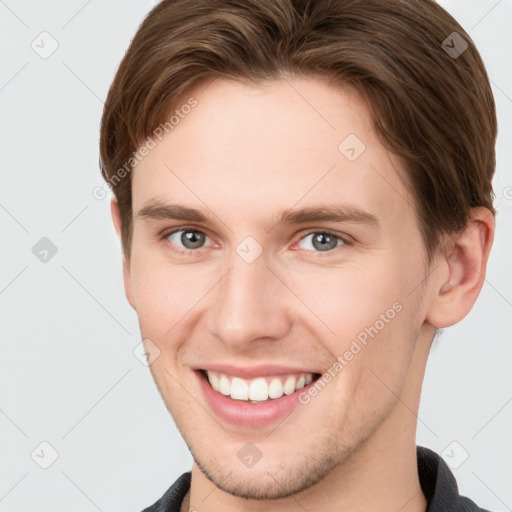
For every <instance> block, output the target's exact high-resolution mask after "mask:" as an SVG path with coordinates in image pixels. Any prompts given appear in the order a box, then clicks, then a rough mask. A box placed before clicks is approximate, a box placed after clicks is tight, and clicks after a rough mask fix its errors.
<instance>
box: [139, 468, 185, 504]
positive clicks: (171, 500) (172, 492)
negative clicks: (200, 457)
mask: <svg viewBox="0 0 512 512" xmlns="http://www.w3.org/2000/svg"><path fill="white" fill-rule="evenodd" d="M190 478H191V472H190V471H188V472H187V473H183V474H182V475H181V476H180V477H179V478H178V479H177V480H176V482H174V483H173V484H172V485H171V487H169V489H167V491H165V494H164V495H163V496H162V497H161V498H160V499H159V500H158V501H156V502H155V503H153V505H151V506H149V507H147V508H145V509H144V510H143V511H142V512H180V508H181V503H182V502H183V498H184V497H185V495H186V494H187V492H188V490H189V489H190Z"/></svg>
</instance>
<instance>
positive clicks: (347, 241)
mask: <svg viewBox="0 0 512 512" xmlns="http://www.w3.org/2000/svg"><path fill="white" fill-rule="evenodd" d="M180 231H195V232H198V233H202V234H204V235H206V233H204V232H203V231H201V230H200V229H196V228H195V227H187V226H184V227H183V226H182V227H179V228H176V229H173V230H172V231H167V232H165V233H164V234H162V236H161V239H162V240H163V241H167V242H168V245H169V246H170V247H171V250H172V251H174V252H176V253H178V254H193V253H199V249H203V248H204V247H200V248H199V249H180V248H177V247H176V246H175V245H174V244H172V243H171V242H170V241H169V240H167V239H168V238H169V237H170V236H171V235H173V234H174V233H179V232H180ZM311 234H317V235H329V236H332V237H334V238H337V239H338V240H339V241H341V242H342V244H341V245H338V246H336V247H335V248H334V249H331V250H329V251H308V252H311V253H313V254H314V257H320V258H323V257H326V256H329V255H332V253H333V252H334V250H335V249H339V248H340V247H342V246H343V245H351V243H352V242H351V240H350V239H349V238H348V236H340V235H339V234H338V233H335V232H334V231H331V230H329V229H312V230H310V231H308V232H307V233H305V234H304V235H303V236H302V237H301V238H300V239H299V242H300V241H302V240H304V238H306V237H307V236H309V235H311ZM206 236H208V235H206ZM323 252H325V253H326V254H322V253H323Z"/></svg>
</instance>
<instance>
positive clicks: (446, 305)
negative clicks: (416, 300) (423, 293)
mask: <svg viewBox="0 0 512 512" xmlns="http://www.w3.org/2000/svg"><path fill="white" fill-rule="evenodd" d="M494 230H495V221H494V215H493V214H492V212H491V211H490V210H488V209H487V208H483V207H478V208H473V209H472V210H471V213H470V221H469V222H468V225H467V226H466V228H465V229H464V230H463V231H461V232H458V233H455V234H452V235H451V236H450V238H449V239H448V243H447V244H446V246H445V247H446V250H445V251H443V254H441V255H440V257H439V259H438V261H437V263H436V264H435V266H436V268H438V270H439V271H438V272H436V273H435V277H434V281H433V285H434V288H433V290H432V291H433V296H432V297H431V301H430V307H429V310H428V314H427V318H426V321H427V322H428V323H430V324H432V325H433V326H434V327H436V328H443V327H449V326H450V325H454V324H456V323H457V322H460V321H461V320H462V319H463V318H464V317H465V316H466V315H467V314H468V313H469V312H470V311H471V308H472V307H473V305H474V304H475V302H476V299H477V297H478V295H479V294H480V291H481V289H482V286H483V284H484V280H485V271H486V268H487V261H488V259H489V252H490V250H491V246H492V242H493V240H494Z"/></svg>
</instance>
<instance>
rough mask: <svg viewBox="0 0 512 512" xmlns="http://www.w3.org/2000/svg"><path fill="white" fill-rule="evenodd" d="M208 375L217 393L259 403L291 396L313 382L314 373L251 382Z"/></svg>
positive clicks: (259, 379) (262, 378)
mask: <svg viewBox="0 0 512 512" xmlns="http://www.w3.org/2000/svg"><path fill="white" fill-rule="evenodd" d="M206 375H207V376H208V381H209V382H210V384H211V386H212V388H213V389H214V390H215V391H218V392H219V393H222V394H223V395H226V396H231V398H234V399H235V400H255V401H258V402H262V401H264V400H268V399H269V398H280V397H282V396H283V395H291V394H292V393H293V392H294V391H296V390H297V389H302V388H303V387H304V386H306V385H308V384H309V383H310V382H311V381H312V380H313V374H312V373H299V374H294V375H284V376H281V377H258V378H256V379H250V380H248V379H241V378H240V377H231V376H229V375H226V374H224V373H219V372H212V371H209V370H207V371H206Z"/></svg>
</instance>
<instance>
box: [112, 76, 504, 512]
mask: <svg viewBox="0 0 512 512" xmlns="http://www.w3.org/2000/svg"><path fill="white" fill-rule="evenodd" d="M298 92H300V94H298ZM190 96H194V97H195V98H196V99H197V101H198V106H197V107H196V108H195V109H194V110H193V111H192V112H191V113H190V114H189V115H188V116H186V118H185V119H183V120H182V121H181V122H180V123H179V125H177V126H176V127H175V128H174V130H173V131H172V132H170V133H169V134H168V135H166V136H165V137H164V138H163V140H162V141H161V142H159V143H158V145H157V147H156V148H154V149H152V150H151V151H150V152H149V154H148V155H147V156H146V157H145V158H144V159H143V160H142V161H141V162H140V163H139V164H137V166H136V167H135V169H134V170H133V173H132V180H133V214H134V223H133V240H132V246H131V256H130V260H129V261H126V260H124V263H123V269H124V283H125V290H126V295H127V298H128V301H129V303H130V304H131V306H132V307H133V308H134V309H135V311H136V312H137V315H138V319H139V324H140V329H141V333H142V337H143V338H145V339H150V340H151V341H152V343H154V345H156V346H157V347H158V349H159V350H160V356H159V357H158V358H157V359H156V360H155V361H154V362H153V363H152V364H151V366H150V368H151V372H152V375H153V377H154V380H155V382H156V384H157V386H158V389H159V392H160V393H161V396H162V398H163V400H164V402H165V404H166V406H167V408H168V410H169V412H170V413H171V415H172V416H173V418H174V420H175V422H176V424H177V426H178V428H179V430H180V432H181V434H182V435H183V437H184V439H185V441H186V443H187V445H188V447H189V449H190V451H191V453H192V454H193V457H194V460H195V462H194V464H193V468H192V484H191V490H190V492H189V494H188V495H187V498H186V500H185V503H184V505H183V508H182V509H183V510H187V509H188V507H193V508H194V509H196V510H198V511H199V512H201V511H202V510H208V511H221V510H222V511H231V510H237V511H260V510H261V511H263V510H265V511H268V510H279V511H285V512H286V511H292V510H303V509H305V510H311V511H313V510H322V511H323V512H327V511H331V510H332V511H335V510H336V511H338V510H345V511H352V510H354V511H355V510H357V511H362V510H363V511H370V510H379V511H394V512H396V511H397V510H401V511H402V512H409V511H420V510H421V511H423V510H425V508H426V500H425V497H424V495H423V494H422V492H421V488H420V485H419V480H418V476H417V469H416V467H417V466H416V452H415V449H416V448H415V446H416V443H415V431H416V423H417V411H418V406H419V398H420V392H421V384H422V380H423V375H424V370H425V365H426V361H427V357H428V353H429V349H430V345H431V341H432V338H433V335H434V333H435V328H436V327H439V328H441V327H447V326H449V325H452V324H454V323H456V322H458V321H460V320H461V319H462V318H463V317H464V316H465V315H466V314H467V313H468V312H469V311H470V309H471V307H472V306H473V304H474V302H475V300H476V298H477V296H478V294H479V292H480V289H481V287H482V284H483V279H484V275H485V267H486V263H487V259H488V255H489V250H490V247H491V244H492V239H493V234H494V218H493V216H492V215H491V213H490V212H489V211H488V210H486V209H485V208H476V209H474V210H473V212H472V221H471V222H470V223H469V224H468V227H467V229H465V230H464V231H462V232H460V233H457V234H451V235H449V236H448V235H447V236H446V250H445V251H443V252H440V253H439V254H437V256H436V257H435V259H434V262H433V264H432V266H431V267H430V268H429V267H428V265H427V259H426V249H425V246H424V243H423V240H422V237H421V233H420V230H419V226H418V221H417V216H416V213H415V211H414V199H413V198H412V196H411V194H410V193H409V192H408V190H407V188H406V186H405V184H404V183H405V181H404V180H403V179H401V178H400V176H399V174H398V173H401V174H403V175H405V173H404V170H403V162H402V161H401V160H400V159H399V158H397V157H396V156H394V155H392V154H391V153H389V152H388V151H387V150H386V149H385V148H384V147H383V145H382V144H381V143H380V141H379V139H378V137H377V135H376V133H375V131H374V129H373V127H372V121H371V117H370V114H369V111H368V109H367V108H366V106H365V104H364V103H363V102H362V101H361V100H360V98H359V97H358V95H357V93H356V92H354V91H351V90H348V89H343V90H335V89H333V88H331V87H329V86H328V85H327V84H326V83H324V82H323V81H321V80H320V79H318V78H299V77H294V78H291V77H287V78H286V79H283V80H275V81H269V82H265V83H264V84H259V85H254V84H253V85H248V84H243V83H240V82H236V81H227V80H215V81H213V82H211V83H210V84H208V86H206V87H202V88H199V87H198V88H196V89H194V90H192V91H189V94H188V95H187V98H188V97H190ZM185 101H186V99H185ZM348 134H356V136H357V137H358V138H359V139H360V140H361V141H363V143H364V144H365V146H366V149H365V150H364V152H363V153H362V154H361V155H360V156H359V157H358V158H357V159H356V160H355V161H349V160H348V159H347V158H346V157H345V156H344V155H343V154H342V153H341V152H340V151H339V150H338V145H339V144H340V142H341V141H342V140H344V139H345V137H347V135H348ZM152 200H159V201H162V202H164V201H166V202H169V203H175V204H182V205H185V206H188V207H193V208H197V209H200V210H203V211H204V213H205V215H206V216H207V217H208V218H209V219H210V220H211V223H209V224H205V223H204V222H186V221H182V220H173V219H148V218H141V217H140V216H138V212H139V211H140V210H141V209H142V208H144V207H145V206H147V205H148V204H149V203H150V201H152ZM321 205H350V206H352V207H355V208H359V209H362V210H365V211H367V212H370V213H371V214H372V215H374V216H375V217H376V219H377V223H361V222H354V221H337V222H333V221H329V222H326V221H322V222H307V223H304V224H297V225H285V224H283V225H281V224H278V223H276V220H277V219H278V216H279V214H280V213H281V212H282V211H283V210H284V209H298V208H303V207H308V206H321ZM111 206H112V218H113V221H114V225H115V227H116V230H117V232H118V233H119V232H120V225H121V219H120V216H119V210H118V206H117V203H116V201H115V199H113V200H112V205H111ZM179 227H185V228H188V229H193V230H198V231H200V232H202V233H204V234H206V235H207V238H205V239H204V244H203V245H202V246H200V247H199V248H192V249H190V248H189V247H190V245H188V246H184V245H183V242H182V241H181V238H180V235H182V234H183V232H179V233H178V234H177V235H172V236H171V237H167V238H166V237H165V235H167V233H168V232H169V231H170V230H171V229H172V228H179ZM326 229H327V230H331V231H333V232H335V234H336V235H337V236H340V237H341V239H340V241H339V242H337V243H338V244H339V245H338V246H337V247H336V242H335V243H334V247H333V246H329V247H330V248H329V250H324V251H322V250H321V246H318V245H314V244H313V236H314V235H313V236H311V235H310V233H311V231H312V230H313V231H314V232H315V233H318V232H320V233H322V232H323V231H324V230H326ZM247 236H251V237H253V238H254V239H255V240H256V241H257V242H258V244H259V245H260V246H261V248H262V249H263V253H262V254H261V255H260V256H259V257H258V258H257V259H256V260H255V261H254V262H252V263H247V262H246V261H244V259H242V258H241V257H240V256H239V255H238V254H237V252H236V248H237V246H238V245H239V244H240V242H241V241H242V240H244V238H245V237H247ZM343 239H345V240H346V241H347V243H345V244H344V243H342V240H343ZM334 240H337V239H334ZM185 243H186V242H185ZM319 247H320V248H319ZM173 249H174V250H173ZM180 249H181V250H183V249H185V250H186V249H188V252H185V253H184V254H180V253H178V252H177V251H179V250H180ZM397 302H398V303H399V304H400V305H401V307H402V309H401V311H400V312H399V313H397V314H396V315H395V316H394V318H393V319H392V320H390V321H389V322H387V323H386V324H385V327H384V328H382V329H380V330H379V332H378V334H377V335H376V336H375V337H373V338H370V339H369V342H368V344H367V345H366V346H365V347H364V348H363V349H362V350H361V351H360V352H359V353H358V354H357V355H355V356H354V358H353V359H352V360H351V361H350V362H349V364H347V365H346V366H345V367H344V368H343V370H342V371H341V372H338V373H337V374H336V377H335V378H333V379H332V380H331V381H330V382H329V383H328V384H327V385H326V386H325V388H324V389H323V390H322V391H321V392H319V393H318V395H317V396H316V397H314V398H313V399H312V400H311V401H310V403H308V404H307V405H300V406H298V407H297V408H296V409H295V410H294V411H293V412H292V413H291V414H290V415H289V416H288V417H286V419H284V421H282V422H281V423H279V424H273V425H271V426H269V427H268V428H267V427H265V428H253V427H248V426H235V425H232V424H229V423H227V422H224V421H223V420H221V419H219V418H218V417H216V416H215V413H214V412H213V411H212V410H211V409H210V407H209V405H208V404H207V402H206V401H205V400H204V398H203V396H202V393H201V391H200V389H199V386H198V383H197V380H196V376H195V375H194V372H193V370H192V369H193V368H197V367H201V365H202V364H206V363H207V362H216V363H225V364H233V365H240V366H251V365H256V364H270V363H273V364H283V365H289V366H296V367H300V368H305V369H314V370H316V371H317V372H323V371H325V370H327V369H328V368H329V367H331V366H332V365H333V363H334V362H335V360H336V357H337V356H338V355H343V354H344V353H345V351H346V350H348V349H349V348H350V346H351V342H352V340H354V339H355V338H356V336H357V335H358V334H359V333H360V332H361V331H363V330H364V329H365V328H366V327H369V326H372V325H374V324H375V323H376V321H377V320H378V319H379V318H380V315H381V314H383V313H385V312H386V311H387V310H388V309H389V308H391V307H392V305H393V304H395V303H397ZM248 442H251V443H253V444H255V445H256V446H257V447H258V449H259V450H260V452H261V454H262V457H261V459H260V460H259V461H258V462H257V463H256V464H255V465H254V466H253V467H251V468H247V467H246V466H245V465H243V464H242V463H241V462H240V460H239V459H238V458H237V456H236V454H237V452H238V450H240V449H241V448H242V447H243V446H244V445H245V444H246V443H248Z"/></svg>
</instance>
